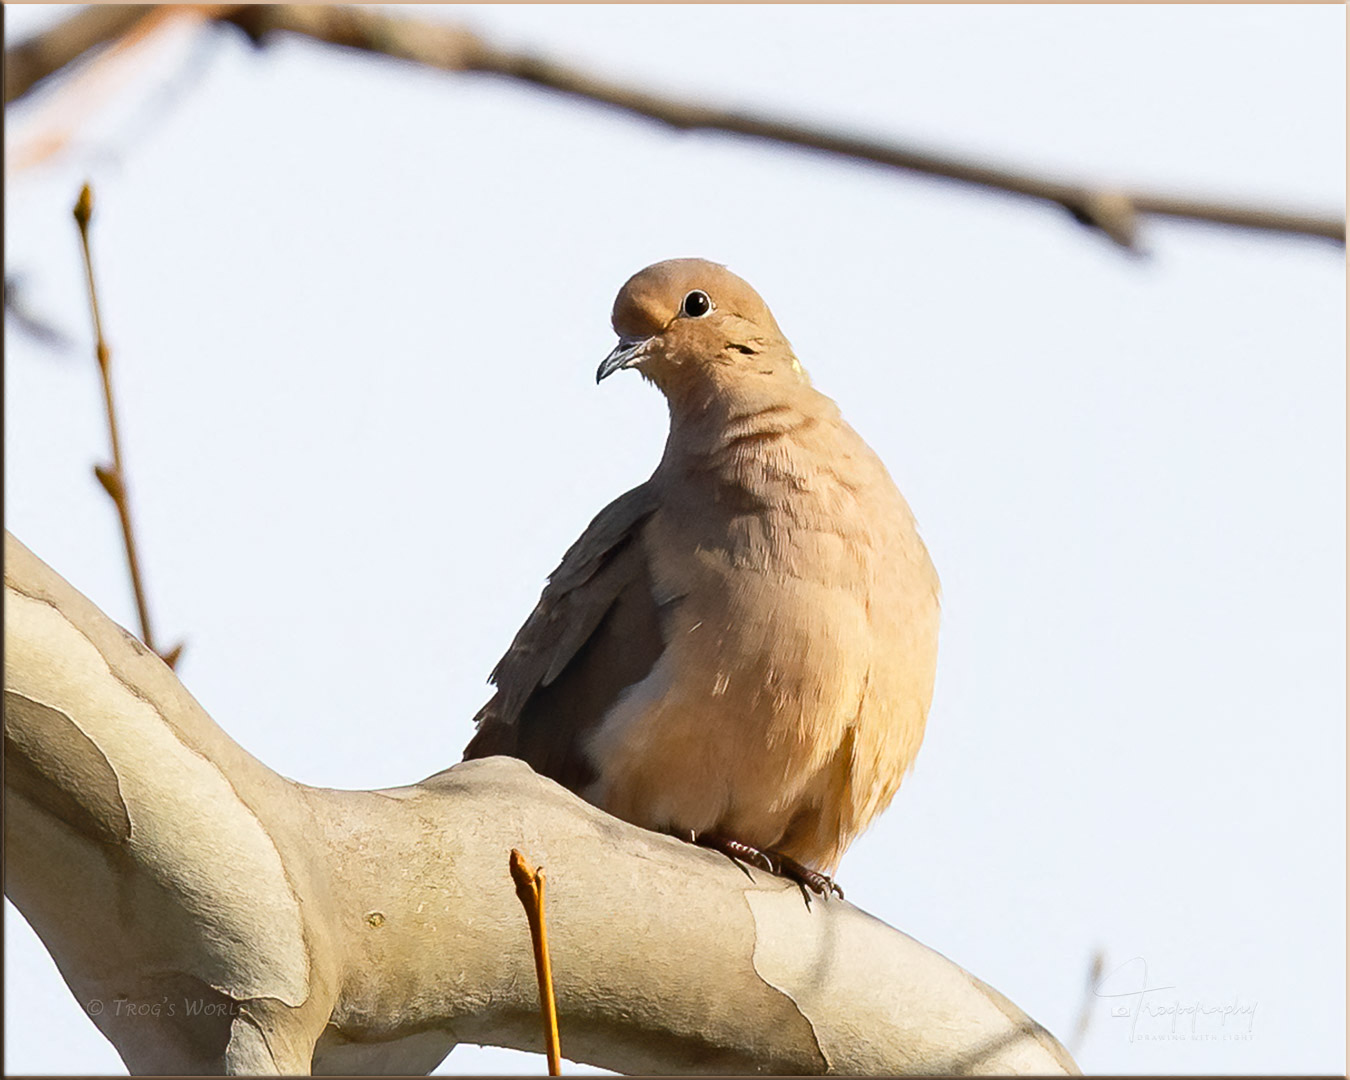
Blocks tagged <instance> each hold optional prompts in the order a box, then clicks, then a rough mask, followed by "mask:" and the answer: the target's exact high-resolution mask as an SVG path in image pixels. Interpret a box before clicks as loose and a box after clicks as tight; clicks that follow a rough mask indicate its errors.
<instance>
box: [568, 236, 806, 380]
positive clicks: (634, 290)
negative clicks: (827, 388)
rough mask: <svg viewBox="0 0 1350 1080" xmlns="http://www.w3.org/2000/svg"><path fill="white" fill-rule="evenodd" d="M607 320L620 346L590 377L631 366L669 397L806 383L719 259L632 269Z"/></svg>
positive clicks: (763, 311) (756, 303) (760, 304)
mask: <svg viewBox="0 0 1350 1080" xmlns="http://www.w3.org/2000/svg"><path fill="white" fill-rule="evenodd" d="M613 322H614V330H615V332H616V333H617V334H618V335H619V344H618V345H617V346H616V347H615V349H614V351H613V352H611V353H610V354H609V355H608V356H607V357H605V359H604V362H603V363H601V365H600V370H599V371H597V372H596V374H595V379H596V382H599V381H600V380H601V379H603V378H605V377H606V376H608V375H612V374H613V373H614V372H616V371H618V370H619V369H620V368H637V370H638V371H639V372H641V373H642V374H643V375H644V376H646V377H647V378H648V379H650V380H651V381H652V382H654V383H655V384H656V385H657V386H658V387H659V388H660V389H661V390H662V392H663V393H665V395H666V396H667V397H668V398H671V399H672V401H673V400H674V398H675V397H676V396H683V393H684V392H685V391H687V390H690V389H693V388H697V387H704V388H719V387H725V388H730V387H734V386H736V385H737V384H738V383H743V382H745V381H747V380H748V381H752V382H765V381H766V380H774V379H783V380H789V381H791V382H793V383H803V382H806V373H805V372H804V371H802V366H801V364H799V363H798V362H797V358H796V357H795V356H793V355H792V347H791V346H790V345H789V344H788V343H787V340H786V339H785V338H784V337H783V332H782V331H781V330H779V329H778V324H777V323H776V322H774V318H773V315H771V314H770V313H769V309H768V307H767V305H765V303H764V301H763V300H761V299H760V298H759V294H758V293H757V292H755V290H754V289H752V288H751V287H750V286H749V285H747V284H746V283H745V282H744V281H742V280H741V279H740V278H738V277H737V276H736V275H735V274H733V273H732V272H731V271H730V270H728V269H727V268H726V267H725V266H719V265H718V264H717V263H710V262H706V261H704V260H703V259H669V260H667V261H666V262H659V263H656V264H655V265H654V266H649V267H647V269H645V270H642V271H640V272H638V273H636V274H634V275H633V276H632V277H631V278H629V279H628V282H627V284H625V285H624V287H623V288H622V289H620V290H619V296H618V299H616V300H615V301H614V315H613Z"/></svg>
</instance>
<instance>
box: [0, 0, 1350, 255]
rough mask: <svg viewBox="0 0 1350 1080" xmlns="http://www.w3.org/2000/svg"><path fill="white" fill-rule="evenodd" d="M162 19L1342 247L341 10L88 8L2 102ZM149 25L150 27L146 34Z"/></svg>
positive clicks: (1100, 218) (1113, 214)
mask: <svg viewBox="0 0 1350 1080" xmlns="http://www.w3.org/2000/svg"><path fill="white" fill-rule="evenodd" d="M156 10H163V11H169V12H178V13H183V14H189V13H191V14H192V15H194V16H196V17H198V18H202V19H213V20H217V21H221V22H227V23H232V24H233V25H235V26H237V27H239V28H240V29H241V30H243V31H244V32H245V33H246V34H248V35H249V37H250V39H251V40H252V41H254V42H255V43H256V44H258V45H259V46H263V45H265V44H266V43H267V41H268V39H269V38H270V37H271V36H272V35H273V34H275V33H278V32H289V33H294V34H300V35H303V36H306V37H309V38H312V39H314V40H316V41H322V42H326V43H328V44H331V45H340V46H343V47H345V48H350V49H357V50H360V51H364V52H369V53H374V54H378V55H382V56H389V57H393V58H396V59H400V60H406V61H410V62H412V63H416V64H421V65H424V66H427V67H433V68H437V69H439V70H442V71H462V72H480V73H487V74H494V75H500V76H505V77H507V78H512V79H518V80H520V81H523V82H528V83H531V84H533V85H536V86H540V87H544V88H546V89H549V90H553V91H556V92H558V93H563V94H568V95H571V96H573V97H579V98H582V99H584V100H587V101H593V102H597V103H600V104H604V105H608V106H611V107H613V108H618V109H622V110H624V111H626V112H630V113H634V114H636V115H639V116H644V117H647V118H648V119H651V120H655V121H657V122H659V123H662V124H665V125H668V126H670V127H674V128H677V129H679V130H685V131H692V130H707V131H720V132H725V133H729V134H734V135H740V136H744V137H747V138H752V139H761V140H765V141H769V142H775V143H780V144H784V145H789V146H798V147H802V148H804V149H809V150H815V151H819V152H823V153H827V154H833V155H835V156H839V157H845V158H849V159H852V160H855V161H867V162H871V163H873V164H877V165H882V166H885V167H889V168H894V169H901V170H905V171H908V172H916V173H920V174H923V175H927V176H932V177H936V178H939V179H943V180H949V181H954V182H957V183H965V184H974V185H977V186H981V187H984V188H988V189H991V190H995V191H1001V192H1004V193H1006V194H1012V195H1021V196H1025V197H1027V198H1032V199H1037V200H1040V201H1043V202H1050V203H1053V204H1055V205H1057V206H1060V207H1062V208H1063V209H1064V210H1066V211H1068V213H1069V214H1070V215H1071V216H1072V217H1073V219H1074V220H1075V221H1077V222H1079V223H1080V224H1082V225H1084V226H1086V227H1088V228H1090V229H1095V230H1098V231H1100V232H1102V233H1104V234H1105V235H1106V236H1108V237H1110V238H1111V240H1113V241H1114V242H1115V243H1116V244H1118V245H1120V246H1121V247H1123V248H1125V249H1127V250H1136V237H1137V232H1138V224H1139V219H1140V218H1142V217H1147V216H1158V217H1172V218H1182V219H1186V220H1191V221H1202V222H1208V223H1210V224H1216V225H1227V226H1232V227H1237V228H1244V229H1260V230H1265V231H1269V232H1281V233H1289V234H1294V235H1301V236H1311V237H1321V238H1324V239H1329V240H1334V241H1338V242H1339V243H1341V244H1344V243H1345V218H1344V215H1343V214H1309V213H1299V212H1295V211H1289V210H1282V209H1279V208H1275V207H1264V206H1256V205H1241V204H1235V203H1225V202H1218V201H1211V200H1205V199H1192V198H1186V197H1182V196H1177V195H1167V194H1161V193H1157V192H1147V191H1132V190H1129V189H1124V188H1114V187H1106V186H1099V185H1092V184H1081V183H1069V182H1065V181H1061V180H1055V179H1051V178H1049V177H1045V176H1040V175H1037V174H1035V173H1032V172H1023V171H1019V170H1015V169H1008V168H1003V167H999V166H995V165H989V164H983V163H980V162H977V161H971V160H965V159H961V158H955V157H949V156H945V155H942V154H937V153H933V152H930V151H926V150H923V149H920V148H917V147H914V146H908V145H904V144H900V143H891V142H882V141H877V140H872V139H867V138H863V137H861V136H854V135H848V134H844V133H841V132H837V131H831V130H828V129H825V128H816V127H811V126H809V125H805V124H798V123H795V122H792V121H790V120H777V119H772V118H769V117H760V116H754V115H751V114H748V113H740V112H735V111H729V110H723V109H717V108H712V107H709V106H705V105H700V104H695V103H690V102H682V101H678V100H674V99H671V98H667V97H663V96H660V95H657V94H652V93H648V92H646V91H644V90H641V89H638V88H635V87H630V86H624V85H622V84H619V83H613V82H609V81H606V80H604V79H600V78H597V77H595V76H593V75H590V74H588V73H586V72H584V71H581V70H579V69H577V68H574V67H571V66H569V65H567V64H564V63H560V62H557V61H554V60H550V59H547V58H545V57H540V56H534V55H531V54H528V53H522V52H513V51H510V50H506V49H499V48H496V47H495V46H493V45H491V44H489V43H488V42H486V41H484V40H483V39H482V38H480V37H479V36H477V35H476V34H474V33H472V32H471V31H469V30H467V29H465V28H463V27H460V26H454V25H450V24H446V23H441V22H433V21H430V20H426V19H415V18H409V17H407V16H405V15H402V14H400V15H391V14H388V13H386V12H384V11H377V10H372V9H369V8H356V7H348V6H344V5H337V4H315V5H294V4H276V5H269V4H262V5H248V4H215V5H212V4H207V5H168V6H166V7H164V8H162V9H156V8H145V7H135V6H128V5H109V6H106V7H91V8H88V9H86V10H84V11H82V12H80V13H79V14H77V15H74V16H72V17H71V18H70V19H68V20H66V21H65V22H63V23H61V24H59V25H58V26H56V27H53V28H52V29H51V30H49V31H47V32H45V33H43V34H40V35H38V36H37V37H35V38H32V39H30V40H28V41H25V42H22V43H21V44H19V45H16V46H14V47H13V48H11V49H7V50H6V52H5V68H6V71H5V103H6V104H8V103H9V102H11V101H14V100H17V99H19V98H20V97H22V96H23V95H24V94H25V93H27V92H28V91H29V90H30V89H32V87H33V86H35V85H36V84H37V83H38V82H40V81H41V80H42V79H44V78H46V77H48V76H50V75H52V74H55V73H56V72H58V71H60V70H61V69H62V68H63V67H65V66H66V65H67V64H69V63H71V62H72V61H74V60H76V59H77V58H78V57H80V56H81V55H83V54H84V53H85V52H86V51H88V50H90V49H93V48H96V47H98V46H100V45H104V44H107V43H108V42H110V41H115V40H117V39H118V38H120V37H121V36H123V35H128V34H131V33H133V32H135V31H136V30H137V28H142V29H143V20H147V19H151V18H153V17H154V16H153V14H152V13H153V12H154V11H156ZM145 25H149V24H145Z"/></svg>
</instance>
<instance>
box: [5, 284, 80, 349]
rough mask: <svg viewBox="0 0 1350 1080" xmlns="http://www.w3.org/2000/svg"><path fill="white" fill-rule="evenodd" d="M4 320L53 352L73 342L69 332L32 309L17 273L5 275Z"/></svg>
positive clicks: (69, 345) (69, 346)
mask: <svg viewBox="0 0 1350 1080" xmlns="http://www.w3.org/2000/svg"><path fill="white" fill-rule="evenodd" d="M5 320H6V322H8V323H11V324H12V325H13V326H14V328H15V329H16V330H18V331H19V332H20V333H22V334H25V335H27V337H28V338H29V339H30V340H31V341H35V342H37V343H38V344H39V345H42V346H43V347H44V348H48V349H51V350H52V351H53V352H57V353H63V352H66V351H68V350H69V349H70V348H71V346H72V345H73V344H74V342H72V341H71V339H70V335H69V334H66V333H65V332H64V331H62V330H61V329H59V328H58V327H57V326H56V325H55V324H54V323H52V322H51V321H50V320H49V319H47V318H46V317H45V316H44V315H41V314H39V313H38V312H37V311H35V310H33V308H32V306H31V305H30V304H29V301H28V296H27V292H26V290H25V289H24V280H23V277H22V276H21V275H19V274H6V275H5Z"/></svg>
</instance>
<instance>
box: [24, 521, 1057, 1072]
mask: <svg viewBox="0 0 1350 1080" xmlns="http://www.w3.org/2000/svg"><path fill="white" fill-rule="evenodd" d="M5 594H6V595H5V641H6V656H5V753H6V769H5V830H6V843H7V848H6V890H7V892H8V894H9V896H10V898H11V899H12V900H13V901H14V903H15V904H16V905H17V906H18V908H19V910H20V911H21V912H22V913H23V915H24V917H25V918H27V919H28V921H29V922H30V923H31V924H32V925H33V927H34V929H35V930H36V931H37V933H38V935H39V936H40V937H41V938H42V940H43V942H44V943H45V944H46V946H47V948H48V949H49V950H50V952H51V954H52V956H53V957H54V958H55V960H56V963H57V966H58V967H59V968H60V970H61V974H62V975H63V976H64V978H65V980H66V982H67V984H68V985H69V986H70V988H71V991H72V992H73V993H74V994H75V997H76V998H77V999H78V1000H79V1002H80V1004H81V1006H82V1007H83V1008H84V1009H85V1011H86V1012H88V1013H89V1014H90V1015H91V1017H92V1018H93V1020H94V1023H96V1024H97V1025H98V1027H99V1028H100V1030H101V1031H102V1032H103V1033H104V1034H105V1035H106V1036H107V1037H108V1038H109V1039H110V1040H111V1041H112V1043H113V1044H114V1045H115V1046H116V1047H117V1050H118V1052H119V1053H120V1054H121V1055H122V1059H123V1060H124V1061H125V1062H126V1064H127V1066H128V1068H130V1069H131V1070H132V1071H133V1072H137V1073H180V1072H181V1073H193V1072H232V1073H238V1072H248V1073H308V1072H309V1071H310V1070H311V1067H312V1068H313V1071H314V1072H316V1073H322V1072H328V1073H344V1072H346V1073H350V1072H402V1073H408V1072H413V1073H416V1072H425V1071H427V1070H429V1069H431V1068H433V1067H434V1066H435V1065H436V1064H437V1063H438V1062H439V1061H440V1060H441V1059H442V1058H443V1057H444V1055H445V1054H446V1053H447V1052H449V1050H450V1049H451V1048H452V1047H453V1046H454V1045H455V1044H456V1043H458V1042H474V1043H489V1044H493V1045H498V1046H509V1047H515V1048H518V1049H527V1050H537V1049H539V1044H540V1035H539V1026H538V1002H537V999H536V988H535V979H534V973H533V962H532V959H531V953H530V938H529V934H528V933H527V932H526V928H525V926H524V922H523V920H522V918H521V914H520V910H519V906H518V904H517V902H516V897H515V893H514V889H513V886H512V882H511V879H510V876H509V875H508V873H507V872H506V867H507V854H508V852H509V851H510V849H511V848H512V847H513V846H514V847H520V848H522V849H523V850H525V851H528V852H529V853H530V856H531V858H532V859H534V860H536V861H539V862H542V863H544V864H546V865H547V866H548V870H549V875H550V882H551V888H550V893H549V897H550V899H549V918H550V937H551V939H552V942H551V945H552V954H553V959H554V965H555V968H556V978H557V996H558V1007H559V1014H560V1021H561V1030H562V1037H563V1047H564V1049H565V1051H566V1052H567V1054H568V1055H569V1056H570V1057H572V1058H573V1059H575V1060H579V1061H586V1062H591V1063H593V1064H596V1065H601V1066H604V1067H606V1068H611V1069H617V1070H620V1071H628V1072H647V1073H669V1072H723V1073H726V1072H731V1073H736V1072H772V1073H817V1072H826V1071H832V1072H837V1073H855V1074H856V1073H871V1074H885V1073H912V1072H922V1073H953V1072H1000V1073H1001V1072H1024V1073H1041V1074H1047V1073H1053V1074H1062V1073H1072V1072H1075V1071H1076V1069H1075V1066H1074V1064H1073V1062H1072V1060H1071V1059H1070V1058H1069V1056H1068V1054H1067V1053H1066V1052H1065V1051H1064V1050H1063V1048H1062V1047H1061V1046H1060V1045H1059V1044H1058V1043H1057V1042H1056V1041H1055V1040H1054V1039H1053V1038H1052V1037H1051V1036H1050V1035H1049V1034H1048V1033H1047V1032H1046V1031H1044V1030H1043V1029H1042V1028H1040V1027H1039V1026H1038V1025H1037V1024H1035V1023H1034V1022H1033V1021H1032V1020H1030V1019H1029V1018H1028V1017H1026V1016H1025V1015H1024V1014H1023V1013H1022V1012H1021V1011H1020V1010H1018V1009H1017V1008H1016V1007H1015V1006H1014V1005H1013V1004H1012V1003H1011V1002H1009V1001H1007V1000H1006V999H1005V998H1003V997H1002V996H1001V995H999V994H998V993H997V992H996V991H994V990H992V989H991V988H990V987H988V986H985V985H984V984H983V983H981V982H980V981H979V980H978V979H975V978H974V977H972V976H971V975H969V974H967V973H966V972H965V971H963V970H962V969H961V968H959V967H957V966H956V965H955V964H952V963H951V962H950V961H948V960H946V959H945V958H943V957H942V956H940V955H938V954H937V953H935V952H933V951H932V950H930V949H928V948H926V947H925V946H923V945H920V944H919V943H918V942H916V941H914V940H912V939H911V938H909V937H907V936H905V935H904V934H902V933H900V932H898V931H896V930H893V929H892V928H891V927H889V926H887V925H885V924H884V923H882V922H879V921H878V920H876V919H874V918H872V917H871V916H869V915H867V914H866V913H865V912H862V911H859V910H858V909H857V908H854V907H852V906H851V905H849V904H847V903H844V902H841V901H831V902H828V903H825V902H817V903H815V904H812V905H811V907H810V908H809V909H808V908H807V907H806V906H805V905H804V904H803V902H802V896H801V893H800V892H799V891H798V890H797V889H796V888H795V887H793V886H791V885H789V884H787V883H785V882H783V881H781V880H780V879H776V878H771V877H768V876H765V875H762V874H760V873H757V872H753V871H752V872H751V876H750V877H749V878H748V877H747V876H746V874H745V873H743V872H742V871H741V870H738V869H736V868H735V867H734V866H732V865H731V864H730V863H729V862H728V861H727V860H726V859H724V858H723V857H721V856H718V855H715V854H712V853H710V852H707V851H704V850H701V849H698V848H695V847H692V846H690V845H687V844H683V843H681V842H680V841H678V840H674V839H671V838H669V837H663V836H659V835H657V834H655V833H650V832H646V831H644V830H641V829H637V828H634V827H632V826H629V825H626V824H624V823H622V822H620V821H618V820H616V819H614V818H611V817H609V816H607V815H605V814H603V813H601V812H600V811H598V810H596V809H594V808H593V807H591V806H588V805H587V804H585V803H583V802H581V801H580V800H578V799H577V798H575V797H574V796H573V795H571V794H570V793H569V792H567V791H565V790H564V789H562V788H561V787H558V786H557V785H556V784H553V783H551V782H549V781H547V780H544V779H541V778H540V777H538V776H536V775H535V774H534V773H533V772H531V771H530V769H529V768H528V767H527V766H525V765H524V764H522V763H520V762H516V761H512V760H509V759H504V758H491V759H488V760H486V761H477V762H472V763H469V764H466V765H460V766H456V767H455V768H453V769H449V770H446V771H445V772H442V773H439V774H437V775H435V776H433V777H430V778H429V779H427V780H425V781H423V782H421V783H419V784H413V785H410V786H408V787H404V788H396V789H391V790H387V791H333V790H326V789H320V788H311V787H306V786H304V785H302V784H297V783H294V782H292V781H290V780H287V779H285V778H284V777H281V776H278V775H277V774H276V773H274V772H272V771H271V770H270V769H268V768H267V767H266V766H265V765H263V764H262V763H261V762H259V761H257V760H256V759H255V758H253V757H251V756H250V755H249V754H247V753H246V752H245V751H244V750H243V749H241V748H240V747H239V746H238V745H237V744H236V743H234V742H233V741H232V740H231V739H230V738H229V737H228V736H227V735H226V734H225V733H224V732H223V731H222V730H221V729H220V728H219V727H217V726H216V724H215V723H213V722H212V721H211V719H210V718H209V717H208V716H207V715H206V713H205V712H203V710H202V709H201V707H200V706H199V705H198V704H197V703H196V702H195V701H194V700H193V699H192V697H191V696H190V695H189V694H188V692H187V691H186V690H185V689H184V688H183V686H182V684H181V683H180V682H179V681H178V680H177V678H175V676H174V675H173V673H172V672H171V671H170V670H169V669H168V668H167V667H166V666H165V665H164V664H163V663H162V662H161V661H160V660H159V658H158V657H156V656H154V655H153V654H152V653H151V652H150V651H149V650H148V649H146V648H145V646H144V645H142V644H141V643H140V642H139V641H137V640H136V639H135V638H134V637H133V636H132V635H131V634H129V633H127V632H126V631H125V630H123V629H122V628H121V627H119V626H117V625H116V624H115V623H113V622H112V621H111V620H109V619H108V618H107V617H106V616H105V615H103V614H102V613H101V612H100V611H99V610H98V609H97V608H96V607H94V605H93V604H91V603H90V602H89V601H88V600H87V599H85V598H84V597H83V596H81V595H80V594H79V593H78V592H76V591H75V590H74V589H73V588H72V587H71V586H70V585H69V584H67V583H66V582H65V581H64V580H62V579H61V577H60V576H58V575H57V574H56V573H54V572H53V571H52V570H51V569H50V568H48V567H47V566H46V565H45V564H44V563H42V562H41V561H40V560H39V559H37V558H36V557H35V556H34V555H33V554H32V553H31V552H29V551H28V550H27V549H26V548H25V547H24V546H23V545H22V544H20V543H19V542H18V541H17V540H15V539H14V538H13V537H11V536H9V535H8V534H6V541H5ZM156 1006H158V1008H156Z"/></svg>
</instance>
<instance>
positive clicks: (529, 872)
mask: <svg viewBox="0 0 1350 1080" xmlns="http://www.w3.org/2000/svg"><path fill="white" fill-rule="evenodd" d="M511 879H512V880H513V881H514V882H515V883H516V896H517V897H519V898H520V904H521V907H523V908H524V909H525V918H526V920H527V921H528V922H529V924H530V941H531V942H532V943H533V945H534V970H535V974H536V975H537V976H538V977H539V1014H540V1017H541V1018H542V1019H543V1023H544V1049H545V1051H547V1053H548V1074H549V1076H559V1075H561V1073H562V1053H561V1051H560V1049H559V1046H558V1005H557V1002H556V1001H555V1000H554V998H553V968H552V966H551V965H550V964H549V959H548V931H547V928H546V926H545V922H544V868H543V867H542V866H541V867H540V868H539V869H538V870H536V869H535V868H534V867H533V866H531V865H530V864H529V863H528V862H527V861H526V859H525V856H524V855H522V854H521V853H520V852H519V851H518V850H516V849H515V848H512V849H511Z"/></svg>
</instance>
